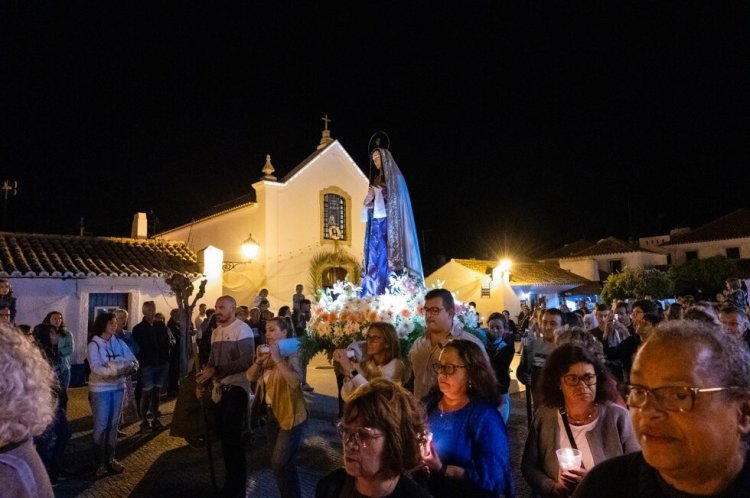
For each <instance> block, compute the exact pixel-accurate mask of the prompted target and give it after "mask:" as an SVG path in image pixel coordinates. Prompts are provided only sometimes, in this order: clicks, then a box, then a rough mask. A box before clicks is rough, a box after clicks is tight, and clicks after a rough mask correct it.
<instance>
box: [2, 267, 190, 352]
mask: <svg viewBox="0 0 750 498" xmlns="http://www.w3.org/2000/svg"><path fill="white" fill-rule="evenodd" d="M9 280H10V282H11V285H12V286H13V293H14V294H15V295H16V296H17V303H16V307H17V314H16V324H27V325H30V326H32V327H34V326H35V325H37V324H39V323H41V322H42V320H43V319H44V317H45V316H46V315H47V313H49V312H50V311H59V312H60V313H62V314H63V320H64V322H65V325H66V328H67V329H68V330H69V331H70V332H71V333H72V334H73V339H74V341H75V352H74V354H73V360H72V362H73V363H74V364H81V363H83V360H84V359H85V358H86V344H87V338H88V316H89V294H92V293H118V294H119V293H124V294H129V299H128V308H129V309H128V312H129V315H130V316H129V321H130V324H129V325H130V329H132V328H133V325H135V324H137V323H138V322H139V321H141V319H142V315H141V305H142V303H143V302H144V301H154V302H155V303H156V310H157V311H159V312H161V313H164V315H165V316H166V317H169V312H170V311H171V310H172V308H174V307H176V306H177V304H176V301H175V299H174V296H172V295H171V290H170V289H169V286H168V285H167V284H166V283H165V282H164V279H163V278H158V277H94V278H80V279H73V278H71V279H62V278H13V277H11V278H9ZM196 287H197V283H196Z"/></svg>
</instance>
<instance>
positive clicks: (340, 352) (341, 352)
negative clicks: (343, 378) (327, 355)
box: [333, 349, 355, 375]
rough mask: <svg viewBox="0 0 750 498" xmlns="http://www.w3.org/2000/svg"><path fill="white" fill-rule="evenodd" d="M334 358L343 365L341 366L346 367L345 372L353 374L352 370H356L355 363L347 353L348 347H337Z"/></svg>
mask: <svg viewBox="0 0 750 498" xmlns="http://www.w3.org/2000/svg"><path fill="white" fill-rule="evenodd" d="M333 359H334V360H335V361H336V362H337V363H338V364H339V365H341V368H342V369H344V372H346V373H347V374H348V375H351V373H352V370H355V367H354V363H353V362H352V360H350V359H349V357H348V356H347V355H346V349H337V350H336V351H334V352H333Z"/></svg>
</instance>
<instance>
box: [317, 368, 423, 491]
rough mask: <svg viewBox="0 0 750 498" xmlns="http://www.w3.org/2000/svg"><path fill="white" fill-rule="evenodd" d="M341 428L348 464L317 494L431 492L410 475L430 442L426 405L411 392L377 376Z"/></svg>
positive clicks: (364, 388) (352, 405)
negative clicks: (426, 420)
mask: <svg viewBox="0 0 750 498" xmlns="http://www.w3.org/2000/svg"><path fill="white" fill-rule="evenodd" d="M338 430H339V434H340V435H341V443H342V444H343V446H344V456H343V460H344V468H343V469H338V470H336V471H334V472H332V473H331V474H329V475H327V476H326V477H324V478H323V479H322V480H321V481H320V482H319V483H318V486H317V488H316V490H315V496H316V498H340V497H355V496H380V497H386V496H387V497H390V498H397V497H404V498H406V497H416V498H422V497H429V496H430V495H429V494H428V493H427V492H426V491H425V490H424V489H422V488H420V487H419V485H417V484H416V483H415V482H414V481H412V480H411V479H410V478H409V477H407V473H408V472H410V471H412V470H414V469H415V468H419V467H420V466H421V464H422V456H421V448H422V447H423V446H424V445H425V444H426V442H427V436H426V433H425V418H424V412H423V411H422V405H421V404H420V403H419V401H417V400H416V398H414V396H413V395H412V394H411V393H410V392H408V391H407V390H405V389H404V388H402V387H401V386H399V385H397V384H395V383H393V382H389V381H387V380H384V379H374V380H373V381H372V382H370V383H369V384H366V385H363V386H362V387H361V388H360V389H357V391H356V392H355V393H354V395H353V396H352V398H351V399H350V400H349V403H347V405H346V408H345V410H344V417H343V418H342V420H341V422H340V423H339V425H338Z"/></svg>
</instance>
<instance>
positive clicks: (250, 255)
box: [221, 234, 260, 271]
mask: <svg viewBox="0 0 750 498" xmlns="http://www.w3.org/2000/svg"><path fill="white" fill-rule="evenodd" d="M258 251H260V245H259V244H258V243H257V242H256V241H255V239H253V234H248V236H247V238H246V239H245V240H244V241H242V244H241V245H240V252H241V253H242V257H243V258H245V261H224V262H223V263H222V265H221V268H222V269H223V270H224V271H232V270H233V269H234V268H235V267H236V266H237V265H242V264H245V263H252V262H253V260H254V259H255V258H256V257H257V256H258Z"/></svg>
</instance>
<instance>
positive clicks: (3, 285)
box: [0, 282, 10, 296]
mask: <svg viewBox="0 0 750 498" xmlns="http://www.w3.org/2000/svg"><path fill="white" fill-rule="evenodd" d="M9 292H10V284H9V283H8V282H0V296H4V295H6V294H7V293H9Z"/></svg>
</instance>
